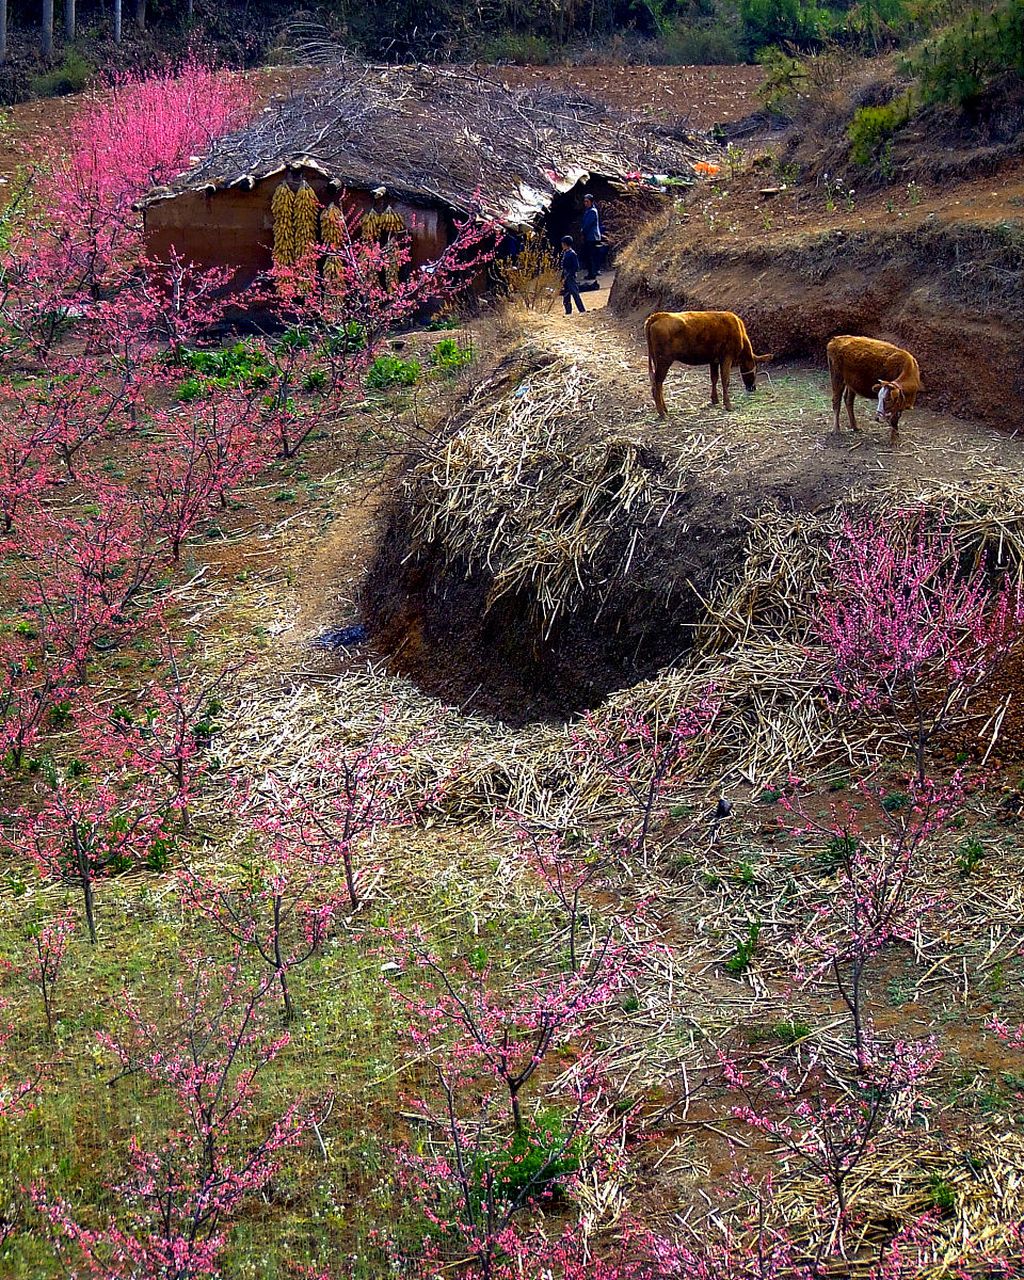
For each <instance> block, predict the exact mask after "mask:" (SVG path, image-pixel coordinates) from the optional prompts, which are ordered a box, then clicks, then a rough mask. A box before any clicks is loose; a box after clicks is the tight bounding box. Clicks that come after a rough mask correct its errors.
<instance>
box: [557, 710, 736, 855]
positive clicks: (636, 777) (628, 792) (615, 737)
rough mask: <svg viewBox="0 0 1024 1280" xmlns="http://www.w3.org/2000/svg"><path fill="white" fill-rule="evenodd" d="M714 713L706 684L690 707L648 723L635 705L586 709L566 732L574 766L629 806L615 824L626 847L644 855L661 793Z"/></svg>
mask: <svg viewBox="0 0 1024 1280" xmlns="http://www.w3.org/2000/svg"><path fill="white" fill-rule="evenodd" d="M717 713H718V700H717V698H716V696H715V693H714V690H713V689H711V688H708V689H706V690H705V691H704V693H703V694H702V695H701V697H700V698H699V699H698V701H697V702H696V703H695V704H694V705H693V706H692V707H682V708H679V709H677V710H676V711H675V712H674V713H673V714H672V715H671V716H669V717H668V719H667V720H666V722H665V723H663V724H662V723H656V722H654V723H652V721H651V719H650V718H649V717H648V716H647V715H646V714H644V712H643V711H641V710H640V709H639V708H638V707H636V706H627V707H624V708H622V709H621V710H619V711H617V712H616V713H615V715H614V716H611V715H607V714H604V713H601V714H598V713H596V712H589V713H588V714H587V716H586V718H585V721H584V725H583V727H582V728H578V729H573V730H572V731H571V732H570V735H569V736H570V742H571V746H572V751H573V754H574V756H575V761H576V768H577V770H582V769H588V768H595V769H597V770H598V772H600V773H602V774H604V775H605V777H606V778H607V779H608V781H609V782H610V783H611V786H612V789H613V791H614V793H615V794H616V795H617V796H618V797H619V798H620V800H621V801H622V802H623V804H624V805H625V806H626V808H627V811H628V817H627V819H626V820H625V821H624V822H623V824H622V825H621V826H620V828H619V833H618V839H619V840H620V842H621V843H622V845H623V847H624V850H628V852H629V853H631V854H633V855H634V856H638V857H643V856H644V855H645V852H646V848H647V839H648V836H649V834H650V830H651V825H652V823H653V821H654V819H655V817H656V816H657V815H658V813H659V810H660V807H661V804H662V796H663V794H664V792H665V789H666V787H668V786H669V785H670V784H671V783H672V782H673V781H674V780H675V779H676V778H677V777H678V774H679V771H680V769H681V768H682V766H683V764H684V762H685V760H686V758H687V756H688V755H689V754H690V750H691V747H692V744H693V741H694V739H696V738H698V737H699V736H700V735H701V734H703V733H706V732H707V731H708V730H709V728H710V727H711V724H712V722H713V721H714V718H715V716H716V715H717Z"/></svg>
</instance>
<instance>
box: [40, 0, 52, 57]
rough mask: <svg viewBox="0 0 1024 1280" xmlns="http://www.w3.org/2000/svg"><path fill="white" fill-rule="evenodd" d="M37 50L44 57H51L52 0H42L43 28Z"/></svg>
mask: <svg viewBox="0 0 1024 1280" xmlns="http://www.w3.org/2000/svg"><path fill="white" fill-rule="evenodd" d="M39 52H40V53H41V54H42V55H43V57H44V58H52V57H53V0H43V30H42V38H41V39H40V41H39Z"/></svg>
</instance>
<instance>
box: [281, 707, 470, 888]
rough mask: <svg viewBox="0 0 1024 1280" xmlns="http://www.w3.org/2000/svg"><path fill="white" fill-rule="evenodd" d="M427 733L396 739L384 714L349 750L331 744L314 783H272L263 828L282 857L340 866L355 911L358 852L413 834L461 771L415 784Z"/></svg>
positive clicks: (319, 756)
mask: <svg viewBox="0 0 1024 1280" xmlns="http://www.w3.org/2000/svg"><path fill="white" fill-rule="evenodd" d="M430 737H431V731H430V728H429V726H428V727H427V728H426V729H424V730H422V731H420V732H417V733H413V734H411V735H409V736H407V737H401V736H396V734H395V729H394V726H393V713H392V711H391V708H390V707H385V708H384V709H383V710H382V711H381V713H380V716H379V717H378V719H377V722H376V724H375V725H374V726H373V728H372V729H371V730H370V731H369V732H368V733H367V734H366V735H365V736H364V737H363V738H362V739H361V741H359V742H356V743H354V744H353V745H351V746H344V745H342V744H340V743H339V744H331V745H329V746H325V747H323V748H321V749H320V750H319V751H318V752H317V753H316V755H315V756H314V758H313V760H312V762H311V763H312V774H313V777H312V780H311V781H310V782H309V783H307V784H304V785H301V786H299V785H295V784H292V783H286V782H284V781H282V780H280V779H276V778H274V777H273V776H271V777H269V778H268V779H267V790H268V792H269V794H270V796H271V801H270V803H269V805H268V807H267V811H266V814H265V816H264V818H263V819H262V820H261V826H262V829H263V830H264V831H265V832H267V833H268V834H270V835H271V836H272V838H273V840H274V842H275V848H276V849H277V852H278V855H279V856H287V857H300V858H302V859H304V860H306V861H307V862H308V863H309V864H311V865H320V866H323V867H332V866H340V867H341V869H342V871H343V872H344V876H345V886H346V889H347V891H348V897H349V903H350V905H351V906H352V907H358V906H359V905H360V904H361V903H362V901H363V897H364V888H363V885H364V883H365V880H364V876H363V875H362V873H361V869H360V868H359V867H358V866H357V859H358V857H359V853H360V851H361V850H362V849H363V848H364V847H365V846H366V845H367V844H368V843H369V842H370V841H371V840H372V839H373V837H374V836H375V835H378V834H379V833H381V832H382V831H386V830H394V829H397V828H400V827H404V826H408V825H409V824H410V823H412V822H414V821H416V819H417V817H418V816H419V815H421V814H422V813H423V812H424V810H425V809H427V808H428V807H429V806H430V805H432V804H436V803H437V802H438V801H439V800H440V798H441V796H442V795H443V793H444V790H445V788H446V787H447V786H448V784H449V782H450V780H451V778H452V777H453V776H454V774H455V773H456V772H457V770H458V767H459V766H458V765H455V766H453V768H452V769H451V770H449V772H448V773H447V774H446V775H443V776H440V777H438V778H437V779H435V780H434V781H432V782H430V783H428V784H426V785H425V786H422V787H420V786H417V785H414V783H413V759H414V756H413V753H414V750H415V748H416V747H422V746H424V745H426V744H427V743H429V741H430Z"/></svg>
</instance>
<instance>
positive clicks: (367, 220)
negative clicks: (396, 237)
mask: <svg viewBox="0 0 1024 1280" xmlns="http://www.w3.org/2000/svg"><path fill="white" fill-rule="evenodd" d="M380 218H381V215H380V214H379V213H375V212H373V211H372V210H371V211H370V212H369V213H368V214H366V215H365V216H364V217H363V220H362V222H361V223H360V224H359V236H360V238H361V239H362V240H365V241H366V243H367V244H372V243H373V241H374V240H377V239H378V238H379V236H380V233H381V230H382V227H381V225H380Z"/></svg>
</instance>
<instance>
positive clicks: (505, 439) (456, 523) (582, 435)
mask: <svg viewBox="0 0 1024 1280" xmlns="http://www.w3.org/2000/svg"><path fill="white" fill-rule="evenodd" d="M502 388H503V391H504V394H501V395H499V396H497V397H492V396H488V395H486V394H482V395H481V396H480V397H479V399H478V403H477V404H476V405H475V406H473V407H472V408H471V410H470V412H469V413H468V415H467V416H466V418H465V419H464V420H463V421H462V422H461V423H460V426H459V429H458V430H457V431H456V432H455V433H453V434H452V435H450V436H449V437H448V438H447V440H446V441H444V442H443V443H442V445H441V446H440V448H431V449H430V450H428V451H427V452H426V453H425V454H424V456H423V457H422V459H421V460H420V462H419V463H418V465H417V466H416V467H414V468H413V470H412V471H411V472H410V473H409V475H408V476H407V477H406V480H405V483H404V485H403V494H402V498H401V503H402V505H404V506H405V507H406V508H407V510H408V511H409V512H410V514H411V526H410V529H409V532H408V535H407V536H408V544H409V551H410V553H411V554H412V555H414V556H419V555H422V554H424V553H425V552H427V551H430V552H432V553H436V554H435V555H434V563H435V564H436V565H438V567H440V568H443V569H445V570H450V571H455V572H457V573H462V574H465V576H467V577H468V576H470V575H472V574H475V573H478V572H485V573H486V574H487V576H488V579H489V582H490V586H489V589H488V593H487V600H486V604H485V608H490V607H492V606H493V605H494V604H496V603H497V602H498V601H499V600H502V599H504V598H505V597H507V596H510V595H518V596H520V597H522V598H523V599H525V600H527V601H528V602H529V603H528V614H529V620H530V622H531V623H532V624H533V626H534V627H535V629H536V630H537V631H538V633H539V634H540V635H541V636H542V637H543V638H544V639H547V638H548V637H549V636H550V635H551V631H552V629H553V627H554V626H555V624H556V623H557V622H558V621H559V620H560V619H562V618H564V617H566V616H567V615H569V614H572V613H575V612H577V611H578V610H579V609H580V608H581V606H583V605H586V608H587V611H588V614H589V615H590V616H591V617H593V618H594V619H595V620H596V619H597V618H599V617H600V616H601V613H602V612H603V610H604V608H605V606H606V604H607V601H608V598H609V594H610V593H611V591H612V590H613V589H614V588H615V587H616V586H621V584H622V582H623V581H624V580H625V579H627V578H628V577H629V574H630V570H631V568H632V566H633V562H634V557H636V556H637V552H638V547H639V544H640V541H641V536H642V532H643V530H644V528H645V526H647V525H649V524H653V525H660V524H661V523H662V522H663V521H664V520H665V518H666V516H668V514H669V512H670V511H671V509H672V505H673V502H674V500H675V498H676V496H677V489H676V485H675V483H674V480H673V476H672V474H671V473H670V472H669V471H668V470H667V469H666V467H665V464H664V462H663V460H662V459H661V458H660V457H659V456H658V455H657V454H655V453H653V452H652V451H651V450H650V449H649V448H647V447H646V446H645V445H643V444H642V443H641V442H639V441H638V440H636V439H631V438H629V437H628V436H626V435H623V434H618V433H616V432H615V431H614V429H613V430H611V431H607V430H606V431H597V430H595V429H594V424H595V423H596V422H600V421H601V420H602V418H603V413H602V409H601V406H600V405H599V403H598V399H597V391H596V390H595V385H594V383H593V381H592V380H591V379H588V378H587V376H586V374H585V372H584V370H582V369H581V368H580V367H579V366H578V365H575V364H570V363H569V362H567V361H564V360H556V361H554V362H553V363H550V364H546V365H544V366H542V367H538V366H537V365H536V364H534V366H533V367H532V368H529V369H528V371H527V372H526V373H525V374H524V376H522V377H521V378H520V379H518V380H516V381H515V385H514V386H511V387H509V386H508V385H507V381H506V380H504V379H503V380H502ZM485 391H486V388H485Z"/></svg>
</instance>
